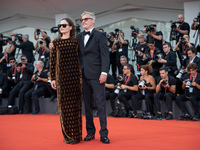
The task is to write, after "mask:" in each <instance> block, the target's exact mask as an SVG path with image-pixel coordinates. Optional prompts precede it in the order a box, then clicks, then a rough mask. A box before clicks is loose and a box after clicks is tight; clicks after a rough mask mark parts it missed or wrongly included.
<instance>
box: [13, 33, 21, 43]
mask: <svg viewBox="0 0 200 150" xmlns="http://www.w3.org/2000/svg"><path fill="white" fill-rule="evenodd" d="M14 37H15V41H16V40H17V41H18V42H19V43H22V42H23V40H22V34H21V33H20V34H15V35H14Z"/></svg>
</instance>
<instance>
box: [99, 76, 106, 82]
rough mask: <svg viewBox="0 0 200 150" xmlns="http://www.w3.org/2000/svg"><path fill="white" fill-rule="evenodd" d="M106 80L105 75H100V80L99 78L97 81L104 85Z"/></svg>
mask: <svg viewBox="0 0 200 150" xmlns="http://www.w3.org/2000/svg"><path fill="white" fill-rule="evenodd" d="M106 79H107V75H105V74H101V75H100V78H99V81H100V83H104V82H106Z"/></svg>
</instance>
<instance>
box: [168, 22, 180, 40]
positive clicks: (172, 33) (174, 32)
mask: <svg viewBox="0 0 200 150" xmlns="http://www.w3.org/2000/svg"><path fill="white" fill-rule="evenodd" d="M170 23H171V32H170V39H169V40H170V41H172V40H176V35H177V32H176V31H174V29H176V28H177V25H176V24H177V23H179V24H180V22H174V21H172V20H171V21H170Z"/></svg>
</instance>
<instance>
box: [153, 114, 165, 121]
mask: <svg viewBox="0 0 200 150" xmlns="http://www.w3.org/2000/svg"><path fill="white" fill-rule="evenodd" d="M153 119H154V120H162V119H163V116H162V114H159V113H157V114H156V115H155V116H154V117H153Z"/></svg>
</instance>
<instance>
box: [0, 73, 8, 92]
mask: <svg viewBox="0 0 200 150" xmlns="http://www.w3.org/2000/svg"><path fill="white" fill-rule="evenodd" d="M7 81H8V80H7V76H6V75H5V74H4V73H0V88H1V89H2V93H5V92H8V91H7V86H8V84H7V83H8V82H7Z"/></svg>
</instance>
